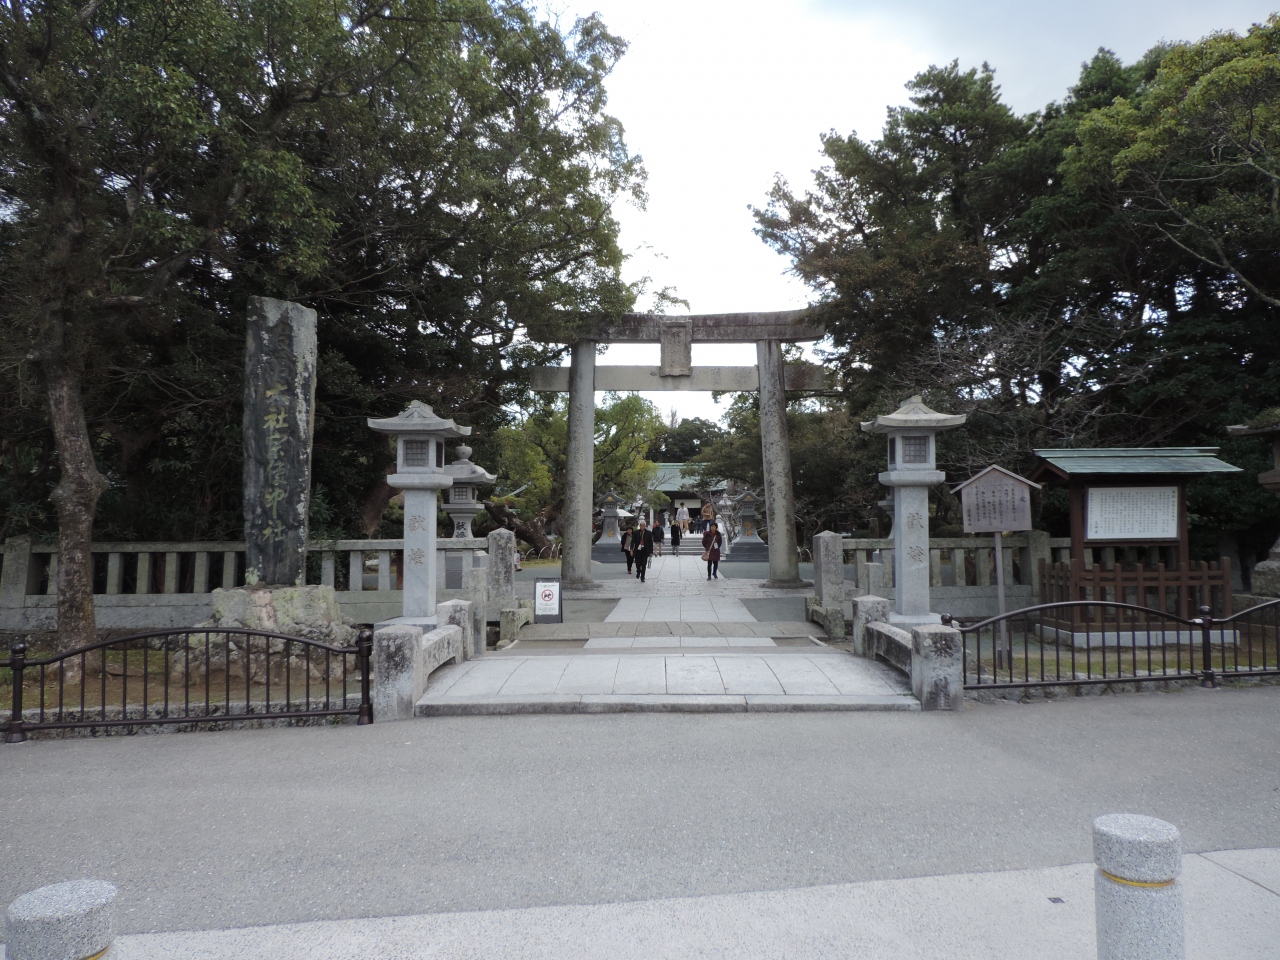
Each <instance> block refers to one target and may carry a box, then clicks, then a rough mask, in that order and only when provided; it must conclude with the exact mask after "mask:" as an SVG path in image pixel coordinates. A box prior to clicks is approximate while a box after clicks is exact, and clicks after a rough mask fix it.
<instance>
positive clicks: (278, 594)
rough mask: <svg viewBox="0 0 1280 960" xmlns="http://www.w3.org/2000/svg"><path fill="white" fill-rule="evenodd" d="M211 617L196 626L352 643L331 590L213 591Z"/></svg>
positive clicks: (350, 630) (352, 631)
mask: <svg viewBox="0 0 1280 960" xmlns="http://www.w3.org/2000/svg"><path fill="white" fill-rule="evenodd" d="M211 596H212V597H213V616H212V617H210V618H209V619H208V620H207V621H206V622H204V623H201V624H197V626H200V627H243V628H244V629H247V630H266V631H268V632H270V633H283V634H286V635H288V636H291V637H303V638H305V639H307V640H318V641H320V642H321V643H330V644H333V645H335V646H349V645H350V644H352V643H354V642H355V637H356V631H355V629H354V628H353V627H352V626H351V624H350V623H349V622H348V621H347V619H346V617H344V616H343V614H342V608H341V607H340V606H339V605H338V595H337V593H335V592H334V589H333V587H320V586H307V587H235V588H233V589H230V590H225V589H223V588H221V587H219V588H218V589H216V590H214V591H213V593H212V594H211Z"/></svg>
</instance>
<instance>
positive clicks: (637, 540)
mask: <svg viewBox="0 0 1280 960" xmlns="http://www.w3.org/2000/svg"><path fill="white" fill-rule="evenodd" d="M631 549H632V552H633V553H634V554H635V556H636V576H637V577H639V578H640V582H641V583H644V574H645V568H646V567H647V566H648V565H649V558H650V557H651V556H653V533H652V532H651V531H650V530H649V528H648V527H647V526H645V522H644V521H643V520H641V521H640V526H639V527H637V528H636V532H635V535H634V536H632V538H631Z"/></svg>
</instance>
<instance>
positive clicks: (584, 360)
mask: <svg viewBox="0 0 1280 960" xmlns="http://www.w3.org/2000/svg"><path fill="white" fill-rule="evenodd" d="M825 332H826V331H825V330H824V329H823V327H822V326H820V325H819V324H816V323H814V322H813V321H812V320H810V319H809V311H807V310H788V311H783V312H778V313H724V314H703V315H698V316H685V317H668V316H660V315H655V314H646V313H628V314H624V315H623V316H622V319H621V320H620V321H619V322H618V323H616V324H614V325H613V326H612V327H609V328H607V329H604V330H601V331H600V332H598V333H597V334H596V335H595V336H594V337H590V338H584V339H582V340H579V341H578V342H576V343H574V344H573V347H572V360H571V363H570V366H569V367H568V368H565V367H539V368H535V369H534V370H532V371H530V372H531V374H532V376H531V384H532V386H533V389H534V390H538V391H544V392H550V393H565V392H567V393H568V394H569V437H568V444H567V451H566V453H567V458H568V476H567V477H566V483H565V513H564V552H563V563H562V577H563V580H564V583H565V585H566V586H573V587H579V588H581V587H589V586H591V585H593V584H594V580H593V579H592V576H591V514H592V507H593V492H592V491H593V488H594V480H595V477H594V467H595V419H596V414H595V411H596V407H595V392H596V391H597V390H616V391H630V390H646V391H647V390H724V391H754V390H759V391H760V446H761V453H762V455H763V459H764V489H765V504H766V506H767V509H768V511H769V580H768V585H769V586H776V587H799V586H807V585H808V584H807V583H806V582H805V581H803V580H801V579H800V567H799V556H798V553H797V550H796V532H795V531H796V525H795V501H794V498H793V496H792V490H791V447H790V444H789V442H788V440H787V397H786V391H787V390H820V389H823V388H825V386H826V377H825V373H824V371H823V369H822V368H821V367H819V366H817V365H815V364H810V363H805V364H790V365H787V364H784V363H783V362H782V345H783V344H784V343H803V342H808V341H813V340H821V339H822V337H823V335H824V334H825ZM695 341H696V342H699V343H754V344H755V345H756V366H754V367H694V366H693V343H694V342H695ZM544 342H555V341H544ZM600 343H658V344H661V347H662V360H661V364H660V365H659V366H656V367H630V366H601V367H599V368H597V367H596V346H597V344H600ZM784 378H785V379H784Z"/></svg>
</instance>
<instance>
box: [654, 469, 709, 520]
mask: <svg viewBox="0 0 1280 960" xmlns="http://www.w3.org/2000/svg"><path fill="white" fill-rule="evenodd" d="M657 467H658V472H657V475H656V476H655V477H654V481H653V489H654V490H657V491H659V492H660V493H664V494H666V495H667V496H668V497H669V498H670V500H671V507H670V509H671V513H672V515H674V514H675V512H676V511H677V510H679V509H680V508H681V507H688V508H689V516H691V517H692V516H695V515H696V514H697V513H698V511H700V510H701V509H702V504H703V503H704V502H706V501H705V500H704V499H703V497H702V495H701V494H700V493H699V492H698V486H697V484H696V483H695V482H694V480H693V479H692V478H693V477H694V476H695V475H696V472H697V468H696V466H695V465H692V464H688V463H659V464H657ZM724 490H725V483H724V481H723V480H717V481H715V486H714V487H713V488H712V489H710V490H703V491H702V492H703V493H707V494H709V495H710V497H711V500H712V503H713V505H714V504H715V503H717V502H719V500H720V498H721V497H722V496H724Z"/></svg>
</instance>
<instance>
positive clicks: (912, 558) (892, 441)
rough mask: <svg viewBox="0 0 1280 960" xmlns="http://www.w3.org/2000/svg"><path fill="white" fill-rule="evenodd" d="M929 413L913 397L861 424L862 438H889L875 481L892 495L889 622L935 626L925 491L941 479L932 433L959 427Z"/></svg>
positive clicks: (958, 420)
mask: <svg viewBox="0 0 1280 960" xmlns="http://www.w3.org/2000/svg"><path fill="white" fill-rule="evenodd" d="M964 421H965V417H964V416H963V415H962V414H961V415H954V416H953V415H948V414H945V413H938V412H937V411H936V410H930V409H929V408H928V407H926V406H925V405H924V400H923V399H922V398H921V397H920V396H919V395H918V394H917V395H916V396H914V397H909V398H908V399H907V400H906V401H905V402H904V403H903V404H902V406H901V407H899V408H898V409H897V410H895V411H894V412H893V413H890V414H886V415H884V416H880V417H876V418H875V419H874V420H870V421H864V422H863V424H862V429H863V430H864V431H866V432H867V433H884V434H887V435H888V438H889V469H888V470H887V471H885V472H884V473H882V474H880V482H881V483H883V484H884V485H885V486H886V487H890V488H892V490H893V576H894V601H893V610H892V612H891V613H890V614H889V622H890V623H894V624H905V625H912V624H924V623H941V622H942V618H941V617H940V616H939V615H938V614H936V613H933V612H932V611H930V609H929V488H930V487H932V486H935V485H937V484H939V483H942V482H943V481H944V480H946V475H945V474H943V473H942V471H941V470H938V469H937V467H936V465H935V464H936V457H935V453H936V443H935V440H936V434H938V433H940V432H942V431H943V430H950V429H952V428H954V427H958V426H960V425H961V424H962V423H964Z"/></svg>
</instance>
